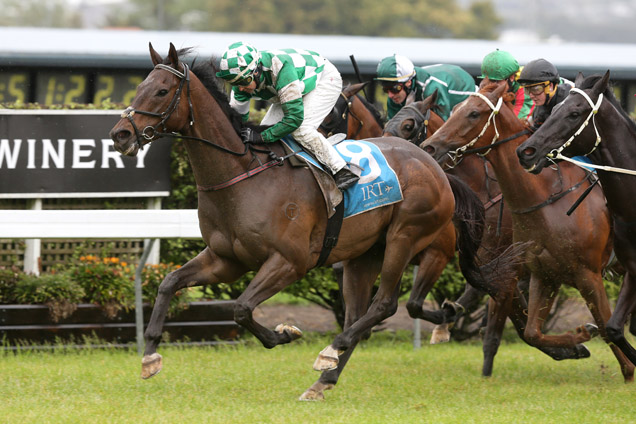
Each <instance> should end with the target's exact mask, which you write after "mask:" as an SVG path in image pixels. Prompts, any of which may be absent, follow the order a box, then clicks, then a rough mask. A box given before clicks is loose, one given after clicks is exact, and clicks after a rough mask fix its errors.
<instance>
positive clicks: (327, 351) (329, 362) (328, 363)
mask: <svg viewBox="0 0 636 424" xmlns="http://www.w3.org/2000/svg"><path fill="white" fill-rule="evenodd" d="M341 353H342V351H337V350H336V349H334V348H333V347H331V345H329V346H327V347H326V348H324V349H323V350H322V352H320V353H319V354H318V358H316V362H314V369H315V370H316V371H331V370H335V369H336V368H338V355H340V354H341Z"/></svg>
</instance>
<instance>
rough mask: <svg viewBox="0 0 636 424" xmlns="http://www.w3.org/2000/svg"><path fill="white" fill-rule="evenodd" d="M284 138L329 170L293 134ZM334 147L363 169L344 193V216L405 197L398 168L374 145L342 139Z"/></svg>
mask: <svg viewBox="0 0 636 424" xmlns="http://www.w3.org/2000/svg"><path fill="white" fill-rule="evenodd" d="M283 141H284V142H285V143H286V144H287V145H288V146H289V147H291V148H292V149H293V150H294V151H297V152H298V151H299V152H300V153H298V156H301V157H302V158H303V159H305V160H306V161H307V162H309V163H310V164H312V165H313V166H315V167H317V168H319V169H321V170H323V171H324V172H328V171H325V169H324V167H323V166H322V164H320V163H319V162H318V161H316V159H314V157H313V156H311V155H309V154H307V153H306V152H305V151H304V150H303V149H302V147H301V146H300V145H299V144H298V143H296V141H295V140H294V139H293V138H292V137H290V136H287V137H285V138H284V139H283ZM334 147H335V148H336V150H337V151H338V153H339V154H340V156H342V158H343V159H344V160H345V161H346V162H347V163H350V164H353V166H352V167H351V168H355V167H356V166H357V167H359V169H362V172H361V173H360V179H359V180H358V182H357V184H355V185H353V186H351V187H349V188H348V189H347V190H345V192H344V202H345V203H344V206H345V211H344V217H345V218H348V217H350V216H354V215H358V214H360V213H363V212H366V211H370V210H372V209H375V208H379V207H382V206H386V205H390V204H393V203H397V202H401V201H402V200H403V199H404V197H403V196H402V188H401V187H400V182H399V181H398V178H397V175H396V174H395V171H394V170H393V169H392V168H391V166H390V165H389V164H388V162H387V161H386V158H385V157H384V154H383V153H382V152H381V151H380V149H378V147H377V146H376V145H375V144H373V143H369V142H367V141H361V140H343V141H341V142H340V143H338V144H336V145H335V146H334Z"/></svg>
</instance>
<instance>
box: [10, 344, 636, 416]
mask: <svg viewBox="0 0 636 424" xmlns="http://www.w3.org/2000/svg"><path fill="white" fill-rule="evenodd" d="M310 338H311V340H310V341H305V342H300V343H299V342H296V343H295V344H292V345H287V346H279V347H277V348H275V349H272V350H267V349H264V348H262V347H261V346H260V345H256V344H255V343H252V342H249V343H247V344H246V345H241V346H233V347H232V346H226V347H220V348H165V349H161V350H160V352H161V353H162V355H163V356H164V369H163V371H162V372H161V373H160V374H159V375H158V376H156V377H154V378H152V379H150V380H147V381H142V380H141V379H140V378H139V371H140V358H139V357H137V355H136V353H134V352H131V351H122V350H112V351H81V352H69V353H61V352H58V353H55V354H52V353H37V352H26V353H20V354H17V355H14V354H5V355H4V356H0V399H1V402H0V421H1V422H9V423H44V422H53V423H76V422H77V423H79V422H81V423H106V422H108V423H128V422H130V423H132V422H134V423H181V422H193V423H317V422H320V423H416V422H427V423H428V422H430V423H440V422H444V423H446V422H448V423H517V422H528V421H529V422H541V423H561V422H568V423H569V422H575V423H632V422H636V386H635V385H634V384H629V385H626V384H624V383H623V379H622V376H621V374H620V372H619V370H618V364H617V362H616V360H615V359H614V357H613V355H612V354H611V352H610V350H609V348H607V347H606V345H604V344H603V343H601V342H599V341H596V340H595V341H592V342H590V343H588V344H587V345H588V347H589V348H590V350H591V351H592V357H591V358H589V359H585V360H579V361H565V362H556V361H553V360H551V359H549V358H548V357H547V356H545V355H543V354H541V353H540V352H538V351H537V350H535V349H532V348H530V347H527V346H526V345H524V344H521V343H510V344H505V345H502V347H501V348H500V351H499V355H498V356H497V358H496V361H495V371H494V376H493V377H492V378H490V379H483V378H481V377H480V369H481V359H482V354H481V344H480V343H473V344H464V343H462V344H458V343H451V344H446V345H438V346H428V345H426V346H424V347H423V348H422V349H420V350H418V351H414V350H413V348H412V345H411V343H410V340H409V337H408V336H406V335H398V336H392V335H390V334H376V335H374V337H373V338H372V339H371V340H370V341H368V342H365V343H363V344H362V345H361V346H360V347H359V348H358V349H357V350H356V353H355V354H354V356H353V358H352V359H351V361H350V362H349V364H348V366H347V369H346V370H345V372H344V374H343V376H342V378H341V380H340V383H339V384H338V385H337V387H336V388H335V389H334V390H332V391H329V392H327V393H326V400H325V401H324V402H298V401H297V400H296V399H297V398H298V396H299V395H300V394H301V393H302V392H303V391H304V390H305V389H306V388H307V387H309V386H310V385H311V384H312V383H313V382H314V381H315V379H316V378H317V377H318V373H316V372H315V371H312V369H311V365H312V364H313V361H314V359H315V357H316V355H317V354H318V352H319V351H320V350H321V349H322V348H323V347H324V346H326V345H327V344H328V343H329V341H330V339H328V338H324V337H310Z"/></svg>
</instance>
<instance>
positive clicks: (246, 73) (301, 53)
mask: <svg viewBox="0 0 636 424" xmlns="http://www.w3.org/2000/svg"><path fill="white" fill-rule="evenodd" d="M220 69H221V71H220V72H218V73H217V75H218V76H220V77H222V78H224V79H225V80H227V81H228V82H230V83H231V84H237V83H238V84H239V85H240V84H241V80H243V79H246V78H247V81H252V79H250V77H253V78H254V81H255V82H256V88H255V90H254V91H253V92H252V93H247V92H245V90H243V89H241V87H240V86H238V85H233V87H232V92H231V95H230V105H231V106H232V108H234V109H235V110H237V111H238V112H239V113H241V114H242V115H243V121H247V119H248V117H249V109H250V100H251V99H252V97H256V98H260V99H264V100H268V101H270V102H271V103H272V105H271V107H270V108H269V110H268V111H267V114H266V115H265V117H264V118H263V120H262V122H261V124H262V125H272V127H270V128H268V129H266V130H265V131H263V132H262V133H261V137H262V139H263V141H264V142H273V141H276V140H279V139H281V138H283V137H284V136H286V135H289V134H291V135H292V136H293V137H294V138H295V139H296V141H298V142H299V143H300V144H301V145H302V146H303V147H305V148H306V149H307V150H309V151H310V152H311V153H313V154H314V155H315V156H316V158H317V159H318V160H319V161H320V162H322V163H323V164H325V165H326V166H327V168H329V170H330V171H331V172H332V173H334V174H335V173H336V172H337V171H339V170H341V169H342V168H344V167H345V165H346V163H345V161H344V160H343V159H342V158H341V157H340V155H338V153H337V152H336V151H335V149H334V148H333V146H331V144H329V142H327V140H326V139H325V137H324V136H323V135H322V134H320V133H319V132H318V126H319V125H320V124H321V123H322V121H323V120H324V119H325V117H326V116H327V115H328V114H329V112H330V111H331V109H332V108H333V106H334V105H335V104H336V101H337V100H338V97H339V96H340V92H341V91H342V78H341V76H340V73H339V72H338V70H337V69H336V67H335V66H334V65H332V64H331V63H330V62H329V61H328V60H327V59H325V58H324V57H322V56H320V55H319V54H318V53H316V52H313V51H309V50H301V49H280V50H263V51H260V52H259V51H258V50H256V49H255V48H254V47H252V46H250V45H249V44H246V43H243V42H237V43H234V44H232V45H230V46H229V47H228V49H227V50H226V52H225V53H224V54H223V57H222V58H221V62H220ZM243 85H245V84H243Z"/></svg>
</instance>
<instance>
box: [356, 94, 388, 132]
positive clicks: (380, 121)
mask: <svg viewBox="0 0 636 424" xmlns="http://www.w3.org/2000/svg"><path fill="white" fill-rule="evenodd" d="M358 98H359V99H360V101H361V102H362V104H363V105H364V106H365V107H366V108H367V109H368V110H369V112H371V114H372V115H373V118H374V119H375V121H376V122H377V123H378V124H379V125H380V127H382V128H384V119H382V113H380V111H379V110H378V108H377V107H375V105H374V104H373V103H371V102H370V101H368V100H367V99H365V98H364V97H362V96H358Z"/></svg>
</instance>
